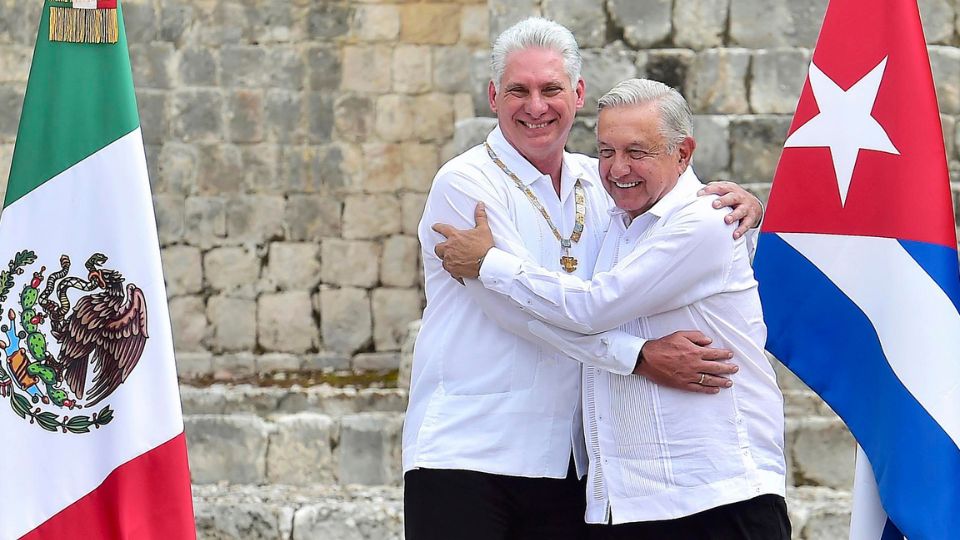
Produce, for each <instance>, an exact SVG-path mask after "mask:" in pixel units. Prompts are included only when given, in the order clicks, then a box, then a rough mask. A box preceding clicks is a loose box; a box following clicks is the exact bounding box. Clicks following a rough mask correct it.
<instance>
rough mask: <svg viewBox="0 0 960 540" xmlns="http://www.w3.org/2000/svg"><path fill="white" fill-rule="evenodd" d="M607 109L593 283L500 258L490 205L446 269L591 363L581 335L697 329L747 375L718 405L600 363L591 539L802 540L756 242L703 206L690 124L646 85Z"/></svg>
mask: <svg viewBox="0 0 960 540" xmlns="http://www.w3.org/2000/svg"><path fill="white" fill-rule="evenodd" d="M599 108H600V114H599V119H598V123H597V141H598V145H599V155H600V163H599V165H600V176H601V179H602V182H603V185H604V187H605V188H606V190H607V192H608V193H609V194H610V196H611V197H612V198H613V200H614V202H615V204H616V206H617V209H616V211H615V212H613V213H612V217H611V220H610V224H609V228H608V229H607V231H606V236H605V238H604V240H603V244H602V246H601V248H600V254H599V256H598V259H597V264H596V269H595V273H594V274H593V277H592V279H582V278H581V277H579V276H574V275H569V274H566V273H564V272H557V271H554V270H551V269H547V268H544V267H543V266H541V265H538V264H537V263H536V262H534V261H531V260H530V259H525V258H523V257H518V256H517V255H515V254H513V253H510V252H509V251H508V250H504V249H500V248H498V247H494V236H493V234H492V233H490V229H489V227H488V226H487V219H486V215H485V211H484V210H483V207H482V205H479V206H480V207H479V209H478V211H477V227H476V228H475V229H473V230H471V231H467V232H465V233H464V234H453V235H451V239H450V240H449V241H448V242H446V243H444V244H441V246H440V247H439V248H438V249H439V250H440V252H441V253H442V254H443V259H444V267H445V268H446V269H447V270H448V271H450V273H451V274H452V275H453V276H455V277H458V278H474V277H478V275H479V278H480V279H479V281H480V282H482V284H483V286H484V287H486V288H487V289H488V290H489V291H492V292H496V293H498V294H500V295H501V296H502V298H505V299H509V300H510V301H511V302H513V304H514V306H515V307H516V308H518V309H519V308H522V309H523V310H524V311H525V312H526V313H531V314H533V315H534V316H535V317H536V318H537V319H539V320H540V321H542V323H534V324H531V325H530V327H531V329H534V328H537V329H538V330H536V333H537V334H538V335H551V341H552V343H553V344H554V346H557V347H558V348H560V349H562V350H568V351H571V354H573V355H574V356H575V357H579V356H580V355H581V354H582V351H579V350H578V349H577V348H576V347H568V346H567V343H568V342H575V339H571V337H570V336H569V332H571V331H572V332H577V333H579V334H576V335H577V336H581V335H582V337H586V336H589V335H594V334H596V333H597V332H606V331H610V330H614V329H619V330H621V331H624V332H627V333H629V334H632V335H635V336H638V337H643V338H650V339H653V338H658V337H661V336H665V335H668V334H670V333H672V332H675V331H677V330H681V329H691V328H692V329H697V330H699V331H701V332H703V333H704V334H705V335H706V336H708V337H709V338H711V339H712V340H713V343H715V344H717V345H718V346H721V347H724V348H727V349H729V350H732V351H733V352H734V357H733V359H734V362H736V363H737V365H738V366H739V367H740V370H739V371H738V372H737V373H736V374H733V375H731V376H730V379H731V381H733V382H734V385H733V386H731V387H730V388H729V390H726V391H724V392H721V393H720V394H719V395H717V396H705V395H703V394H694V393H689V392H681V391H678V390H676V389H672V388H668V387H664V386H661V385H657V384H654V383H653V382H651V381H650V380H649V379H646V378H643V377H634V376H630V375H624V374H622V373H617V372H615V371H611V370H608V369H605V368H604V367H603V366H599V365H589V364H588V363H587V362H585V367H584V370H583V383H582V384H583V411H584V426H585V431H586V436H587V450H588V453H589V455H590V470H589V475H588V485H587V511H586V517H587V522H588V523H590V524H595V526H591V527H589V531H590V537H591V538H597V539H602V540H617V539H643V538H691V539H693V538H696V539H698V540H788V539H789V538H790V522H789V519H788V517H787V511H786V504H785V502H784V493H785V472H786V466H785V461H784V455H783V399H782V396H781V395H780V390H779V388H778V387H777V383H776V378H775V376H774V372H773V369H772V367H771V366H770V363H769V362H768V361H767V359H766V356H765V355H764V352H763V347H764V343H765V342H766V326H765V325H764V322H763V313H762V310H761V307H760V297H759V294H758V292H757V282H756V280H755V279H754V277H753V269H752V268H751V266H750V257H749V254H748V250H747V246H746V244H745V241H744V239H743V238H738V239H734V238H733V235H732V234H731V233H732V232H733V225H731V224H728V223H725V222H724V220H723V216H722V215H721V214H720V213H718V212H717V211H716V210H715V209H714V208H713V206H712V201H711V200H710V198H701V197H698V196H697V192H698V190H699V189H700V188H701V185H700V182H699V180H698V179H697V178H696V176H695V175H694V174H693V171H692V169H691V168H690V160H691V157H692V156H693V152H694V150H695V148H696V142H695V140H694V138H693V129H692V118H691V114H690V109H689V108H688V106H687V103H686V101H685V100H684V99H683V97H682V96H680V94H679V93H677V91H676V90H674V89H672V88H670V87H668V86H666V85H664V84H661V83H659V82H656V81H650V80H641V79H630V80H627V81H624V82H622V83H620V84H618V85H617V86H615V87H614V88H613V89H612V90H610V92H608V93H607V94H606V95H604V96H603V97H602V98H600V103H599ZM478 261H479V262H478ZM471 282H472V281H471ZM544 323H546V324H544ZM551 332H552V333H551ZM582 337H581V338H576V339H582ZM580 359H581V360H586V356H583V357H581V358H580ZM708 377H712V376H711V375H709V374H707V373H702V374H701V375H700V379H701V381H706V380H707V378H708Z"/></svg>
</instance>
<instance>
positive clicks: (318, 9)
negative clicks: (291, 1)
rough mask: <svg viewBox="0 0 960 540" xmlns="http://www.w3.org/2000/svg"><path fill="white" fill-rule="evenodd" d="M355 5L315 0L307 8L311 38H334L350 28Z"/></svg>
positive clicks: (309, 36)
mask: <svg viewBox="0 0 960 540" xmlns="http://www.w3.org/2000/svg"><path fill="white" fill-rule="evenodd" d="M352 18H353V7H352V6H349V5H346V4H341V3H332V2H313V3H311V4H310V7H309V8H308V10H307V37H308V38H309V39H311V40H332V39H335V38H338V37H341V36H345V35H346V34H347V32H349V30H350V20H351V19H352Z"/></svg>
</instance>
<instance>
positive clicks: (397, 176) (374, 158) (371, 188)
mask: <svg viewBox="0 0 960 540" xmlns="http://www.w3.org/2000/svg"><path fill="white" fill-rule="evenodd" d="M362 148H363V157H364V159H363V161H364V174H363V179H362V181H361V183H360V184H359V186H358V187H360V188H362V189H363V191H364V192H367V193H393V192H395V191H397V190H398V189H400V187H401V186H403V180H404V178H403V170H404V168H405V167H406V164H405V161H406V159H407V157H406V156H405V155H404V153H403V147H402V146H401V145H400V144H397V143H368V144H364V145H363V147H362Z"/></svg>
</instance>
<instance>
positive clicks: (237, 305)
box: [207, 296, 257, 352]
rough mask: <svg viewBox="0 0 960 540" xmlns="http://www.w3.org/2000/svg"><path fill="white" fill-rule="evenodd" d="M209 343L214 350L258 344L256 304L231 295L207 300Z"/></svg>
mask: <svg viewBox="0 0 960 540" xmlns="http://www.w3.org/2000/svg"><path fill="white" fill-rule="evenodd" d="M207 318H208V319H209V320H210V331H211V333H210V340H209V343H210V346H211V348H212V349H213V350H214V351H218V352H219V351H244V350H251V349H253V348H254V347H255V346H256V345H257V303H256V302H255V301H254V300H248V299H243V298H233V297H229V296H211V297H210V299H209V300H207Z"/></svg>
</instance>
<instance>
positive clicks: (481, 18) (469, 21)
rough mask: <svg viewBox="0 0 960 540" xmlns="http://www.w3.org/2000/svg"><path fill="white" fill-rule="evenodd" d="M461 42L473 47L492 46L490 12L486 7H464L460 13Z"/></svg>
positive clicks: (482, 5) (481, 5)
mask: <svg viewBox="0 0 960 540" xmlns="http://www.w3.org/2000/svg"><path fill="white" fill-rule="evenodd" d="M460 42H461V43H463V44H465V45H472V46H485V45H489V44H490V11H489V9H488V8H487V6H486V5H484V4H480V5H472V6H471V5H467V6H463V11H461V12H460Z"/></svg>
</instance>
